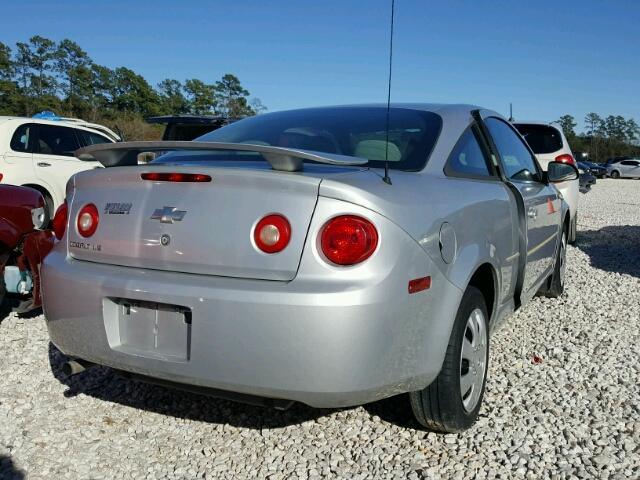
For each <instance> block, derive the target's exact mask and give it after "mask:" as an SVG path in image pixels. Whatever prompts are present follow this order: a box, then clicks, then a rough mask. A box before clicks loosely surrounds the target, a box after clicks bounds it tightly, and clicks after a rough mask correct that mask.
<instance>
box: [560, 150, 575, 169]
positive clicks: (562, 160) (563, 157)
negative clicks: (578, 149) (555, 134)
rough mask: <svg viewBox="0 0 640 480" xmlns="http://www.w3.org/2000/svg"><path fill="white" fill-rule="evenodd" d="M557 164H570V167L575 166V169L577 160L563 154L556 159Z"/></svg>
mask: <svg viewBox="0 0 640 480" xmlns="http://www.w3.org/2000/svg"><path fill="white" fill-rule="evenodd" d="M556 162H560V163H568V164H569V165H573V166H574V167H575V166H576V160H575V158H573V157H572V156H571V155H569V154H568V153H563V154H562V155H558V156H557V157H556Z"/></svg>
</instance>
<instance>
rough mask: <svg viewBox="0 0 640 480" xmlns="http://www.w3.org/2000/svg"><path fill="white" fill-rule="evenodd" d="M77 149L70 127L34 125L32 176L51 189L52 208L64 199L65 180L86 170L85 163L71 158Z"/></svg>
mask: <svg viewBox="0 0 640 480" xmlns="http://www.w3.org/2000/svg"><path fill="white" fill-rule="evenodd" d="M78 148H80V142H79V140H78V137H77V135H76V134H75V131H74V129H73V128H71V127H66V126H63V125H49V124H38V129H37V141H36V145H35V150H34V153H33V168H34V171H35V174H36V177H37V178H38V179H39V180H40V181H41V182H42V183H43V184H45V185H48V186H49V188H51V194H52V197H53V199H54V203H55V207H56V208H57V207H58V205H60V203H62V200H63V199H64V195H65V193H64V192H65V188H66V185H67V182H68V181H69V178H71V176H73V175H74V174H75V173H78V172H81V171H84V170H87V168H90V167H88V166H87V164H86V162H83V161H82V160H79V159H77V158H75V157H74V156H73V153H74V152H75V151H76V150H77V149H78Z"/></svg>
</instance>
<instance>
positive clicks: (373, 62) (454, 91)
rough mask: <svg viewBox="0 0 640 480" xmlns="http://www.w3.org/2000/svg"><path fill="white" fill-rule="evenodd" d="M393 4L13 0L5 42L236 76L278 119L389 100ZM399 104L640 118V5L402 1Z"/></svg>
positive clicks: (152, 74)
mask: <svg viewBox="0 0 640 480" xmlns="http://www.w3.org/2000/svg"><path fill="white" fill-rule="evenodd" d="M389 7H390V0H389V1H387V0H370V1H364V0H361V1H360V0H359V1H349V0H342V1H339V0H338V1H334V0H324V1H304V0H298V1H269V0H263V1H253V0H251V1H243V0H235V1H226V0H225V1H222V0H221V1H209V2H204V1H188V2H187V1H175V0H174V1H164V0H156V1H154V2H141V1H139V2H134V1H132V0H129V1H119V0H118V1H115V0H112V1H107V2H78V1H68V0H55V1H51V0H50V1H46V2H45V1H27V0H22V1H20V2H15V1H14V2H6V4H4V5H3V7H2V16H1V17H0V41H2V42H4V43H7V44H9V45H10V46H12V47H13V46H14V44H15V42H16V41H26V40H27V39H28V38H29V37H30V36H31V35H35V34H39V35H42V36H45V37H48V38H51V39H53V40H61V39H63V38H70V39H72V40H75V41H76V42H78V43H79V44H80V45H81V46H82V47H83V48H84V49H85V50H86V51H87V52H88V53H89V55H90V56H91V57H92V58H93V59H94V61H95V62H97V63H100V64H103V65H107V66H109V67H112V68H113V67H117V66H126V67H129V68H131V69H133V70H134V71H136V72H138V73H140V74H142V75H143V76H144V77H146V78H147V80H149V81H150V82H151V83H152V84H154V85H155V84H157V83H158V82H159V81H160V80H162V79H164V78H177V79H179V80H184V79H185V78H200V79H203V80H205V81H209V82H213V81H215V80H217V79H219V78H220V77H221V76H222V75H223V74H224V73H227V72H230V73H234V74H236V75H238V77H239V78H240V80H241V81H242V82H243V84H244V85H245V86H246V88H248V89H249V90H250V92H251V94H252V95H253V96H257V97H259V98H260V99H261V100H262V102H263V103H264V104H265V105H266V106H267V107H268V108H269V110H270V111H274V110H282V109H287V108H295V107H302V106H312V105H322V104H339V103H358V102H371V101H376V102H377V101H385V100H386V88H387V87H386V81H387V68H388V67H387V61H388V58H387V55H388V44H389V27H388V23H389ZM394 42H395V49H394V78H393V87H392V100H393V101H433V102H456V103H458V102H464V103H475V104H478V105H482V106H484V107H487V108H492V109H495V110H498V111H499V112H502V113H504V114H507V113H508V105H509V102H513V104H514V110H515V112H514V113H515V116H516V118H522V119H525V118H526V119H540V120H549V121H550V120H554V119H556V118H558V117H559V116H560V115H562V114H564V113H570V114H573V115H574V116H575V117H576V118H577V119H578V120H581V119H582V118H583V117H584V115H585V114H586V113H588V112H591V111H595V112H598V113H600V114H601V115H608V114H620V115H624V116H625V117H634V118H636V120H639V121H640V95H639V93H640V91H639V90H640V59H639V58H638V53H639V48H638V47H639V46H640V2H638V1H627V2H624V1H618V2H613V1H611V2H603V1H591V0H583V1H562V2H557V1H554V2H551V1H546V0H544V1H542V0H537V1H536V2H507V1H492V2H489V1H482V2H472V1H454V0H448V1H446V2H438V1H429V0H422V1H419V0H396V35H395V39H394Z"/></svg>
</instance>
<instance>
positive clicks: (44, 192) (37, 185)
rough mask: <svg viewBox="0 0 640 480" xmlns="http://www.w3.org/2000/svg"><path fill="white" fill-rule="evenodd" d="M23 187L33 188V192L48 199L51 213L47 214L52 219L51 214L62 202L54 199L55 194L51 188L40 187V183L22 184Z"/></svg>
mask: <svg viewBox="0 0 640 480" xmlns="http://www.w3.org/2000/svg"><path fill="white" fill-rule="evenodd" d="M22 186H23V187H29V188H33V189H34V190H37V191H39V192H40V193H41V194H42V196H43V197H45V200H46V197H49V198H50V199H51V206H52V210H53V211H52V212H49V217H50V218H53V214H54V213H55V211H56V208H57V205H60V203H61V202H62V200H61V199H59V198H56V194H55V192H54V191H53V189H52V188H50V187H48V186H46V185H42V184H40V183H23V184H22Z"/></svg>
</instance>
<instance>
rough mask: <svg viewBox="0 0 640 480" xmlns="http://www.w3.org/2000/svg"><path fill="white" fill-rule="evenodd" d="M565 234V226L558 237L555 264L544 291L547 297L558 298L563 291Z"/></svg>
mask: <svg viewBox="0 0 640 480" xmlns="http://www.w3.org/2000/svg"><path fill="white" fill-rule="evenodd" d="M567 236H568V233H567V229H566V228H565V229H564V230H563V232H562V238H561V239H560V245H559V247H558V253H557V255H556V264H555V267H554V269H553V275H552V276H551V281H550V282H549V288H548V289H547V291H546V292H544V295H545V296H546V297H549V298H558V297H559V296H560V295H562V293H563V292H564V278H565V274H566V270H567Z"/></svg>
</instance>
